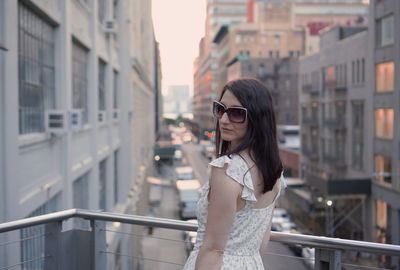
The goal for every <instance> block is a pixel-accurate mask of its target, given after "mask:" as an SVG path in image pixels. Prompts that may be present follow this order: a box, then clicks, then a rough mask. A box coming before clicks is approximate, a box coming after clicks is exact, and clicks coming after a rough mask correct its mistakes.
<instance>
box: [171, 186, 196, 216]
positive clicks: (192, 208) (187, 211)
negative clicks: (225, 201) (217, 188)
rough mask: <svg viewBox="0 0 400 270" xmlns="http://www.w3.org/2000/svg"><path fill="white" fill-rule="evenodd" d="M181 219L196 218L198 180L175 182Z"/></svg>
mask: <svg viewBox="0 0 400 270" xmlns="http://www.w3.org/2000/svg"><path fill="white" fill-rule="evenodd" d="M176 188H177V189H178V193H179V202H180V209H179V215H180V217H181V219H193V218H197V201H198V199H199V188H200V183H199V181H198V180H195V179H193V180H177V181H176Z"/></svg>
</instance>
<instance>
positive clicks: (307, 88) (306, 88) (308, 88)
mask: <svg viewBox="0 0 400 270" xmlns="http://www.w3.org/2000/svg"><path fill="white" fill-rule="evenodd" d="M302 91H303V93H305V94H310V95H311V96H315V95H318V94H319V91H318V88H316V87H314V86H313V85H312V84H305V85H303V86H302Z"/></svg>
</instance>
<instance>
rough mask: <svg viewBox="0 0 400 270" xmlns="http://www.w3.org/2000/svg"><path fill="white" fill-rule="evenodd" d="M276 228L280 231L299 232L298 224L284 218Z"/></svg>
mask: <svg viewBox="0 0 400 270" xmlns="http://www.w3.org/2000/svg"><path fill="white" fill-rule="evenodd" d="M276 228H277V231H278V232H284V233H297V225H296V224H295V223H294V222H291V221H284V220H282V221H281V222H280V223H278V224H277V225H276Z"/></svg>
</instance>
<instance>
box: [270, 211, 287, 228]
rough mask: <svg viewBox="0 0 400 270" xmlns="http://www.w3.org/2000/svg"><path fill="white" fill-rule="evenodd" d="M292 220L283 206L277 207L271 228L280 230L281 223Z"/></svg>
mask: <svg viewBox="0 0 400 270" xmlns="http://www.w3.org/2000/svg"><path fill="white" fill-rule="evenodd" d="M284 222H290V218H289V214H288V213H287V211H286V210H285V209H283V208H275V209H274V213H273V216H272V224H271V230H273V231H278V228H279V226H280V224H281V223H284Z"/></svg>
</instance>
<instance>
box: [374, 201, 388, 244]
mask: <svg viewBox="0 0 400 270" xmlns="http://www.w3.org/2000/svg"><path fill="white" fill-rule="evenodd" d="M389 213H390V208H389V206H388V204H387V203H386V202H384V201H381V200H376V201H375V217H376V220H375V222H376V241H377V242H378V243H389V242H388V240H389V239H387V238H388V236H389V235H390V231H389V230H388V227H389Z"/></svg>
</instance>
